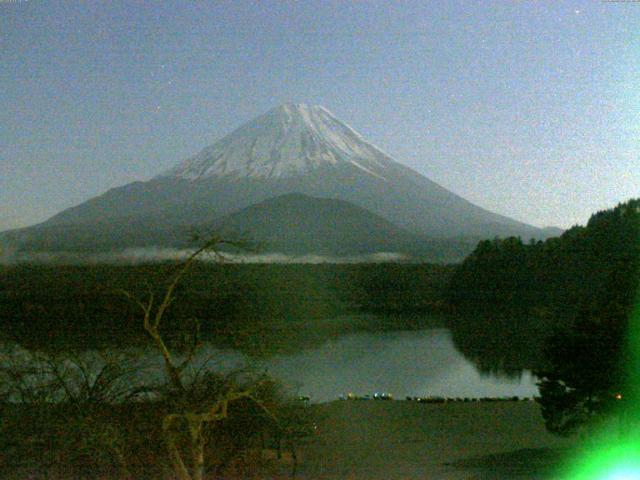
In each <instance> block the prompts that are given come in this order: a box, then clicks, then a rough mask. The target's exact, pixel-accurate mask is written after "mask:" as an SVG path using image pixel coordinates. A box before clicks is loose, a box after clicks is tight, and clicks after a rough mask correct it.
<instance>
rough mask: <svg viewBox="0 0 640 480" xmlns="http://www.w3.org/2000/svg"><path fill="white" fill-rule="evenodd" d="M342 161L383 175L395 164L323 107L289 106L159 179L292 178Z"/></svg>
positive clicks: (283, 107) (258, 119)
mask: <svg viewBox="0 0 640 480" xmlns="http://www.w3.org/2000/svg"><path fill="white" fill-rule="evenodd" d="M340 163H348V164H351V165H352V166H355V167H357V168H358V169H360V170H362V171H363V172H365V173H367V174H369V175H372V176H374V177H377V178H380V179H384V178H385V169H386V167H387V165H388V164H389V163H395V162H394V161H393V160H392V159H391V158H390V157H389V156H388V155H386V154H385V153H383V152H382V151H381V150H379V149H378V148H376V147H375V146H373V145H371V144H370V143H368V142H366V141H365V140H364V139H363V138H362V137H361V136H360V135H359V134H358V133H357V132H356V131H355V130H353V129H352V128H351V127H349V126H348V125H346V124H344V123H342V122H340V121H339V120H338V119H337V118H336V117H335V116H334V115H333V114H332V113H331V112H329V111H328V110H327V109H325V108H324V107H321V106H309V105H305V104H286V105H282V106H280V107H277V108H275V109H273V110H271V111H269V112H267V113H266V114H264V115H262V116H260V117H258V118H256V119H255V120H253V121H251V122H249V123H247V124H245V125H243V126H242V127H240V128H238V129H237V130H235V131H234V132H233V133H231V134H229V135H227V136H226V137H224V138H223V139H222V140H220V141H218V142H216V143H215V144H213V145H211V146H210V147H207V148H205V149H204V150H202V151H201V152H200V153H198V154H197V155H195V156H194V157H192V158H190V159H188V160H186V161H184V162H182V163H181V164H179V165H178V166H177V167H175V168H172V169H171V170H169V171H167V172H165V173H163V174H161V175H160V177H167V176H168V177H179V178H184V179H188V180H199V179H203V178H209V177H228V176H231V177H257V178H287V177H293V176H298V175H305V174H307V173H309V172H311V171H312V170H314V169H316V168H317V167H320V166H326V165H333V166H335V165H338V164H340Z"/></svg>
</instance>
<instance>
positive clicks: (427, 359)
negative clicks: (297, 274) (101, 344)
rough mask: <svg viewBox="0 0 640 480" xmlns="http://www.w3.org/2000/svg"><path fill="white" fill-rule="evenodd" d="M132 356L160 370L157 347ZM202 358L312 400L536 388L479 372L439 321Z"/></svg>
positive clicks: (149, 371)
mask: <svg viewBox="0 0 640 480" xmlns="http://www.w3.org/2000/svg"><path fill="white" fill-rule="evenodd" d="M94 355H95V356H94ZM83 357H84V358H85V359H86V361H87V364H91V365H93V366H92V367H91V369H92V370H94V369H95V371H96V372H97V371H98V369H99V366H100V364H101V363H103V362H102V361H101V360H100V359H99V357H98V356H97V354H95V352H94V354H91V353H90V352H86V353H84V354H83ZM90 357H93V358H90ZM136 358H137V361H138V362H139V363H140V365H141V366H143V367H141V368H140V373H139V374H138V379H140V380H142V381H143V382H144V383H147V382H148V381H153V380H154V379H155V380H157V379H159V378H161V376H162V375H163V373H162V369H161V365H162V360H161V357H160V355H159V354H156V353H155V352H151V351H146V352H145V353H144V354H142V355H141V354H138V355H136ZM207 362H209V365H210V367H209V368H214V369H216V370H222V371H231V370H233V369H237V368H241V367H244V366H251V367H252V368H253V369H255V371H256V372H262V371H266V372H268V373H269V374H270V375H272V376H273V377H275V378H277V379H279V380H280V381H282V382H283V383H284V384H285V385H286V386H287V388H288V389H289V391H291V392H292V393H295V394H300V395H308V396H310V397H311V401H313V402H325V401H330V400H335V399H337V398H338V397H339V396H340V395H345V394H348V393H354V394H355V395H373V394H374V393H376V392H388V393H391V394H392V395H393V396H394V397H395V398H399V399H400V398H405V397H406V396H442V397H503V396H514V395H517V396H520V397H531V396H534V395H537V394H538V389H537V387H536V385H535V381H536V379H535V377H533V376H532V375H531V374H530V373H529V372H524V373H523V374H522V375H521V376H520V377H519V378H508V377H506V376H505V377H496V376H490V375H484V374H482V375H481V374H480V373H479V372H478V370H477V369H476V368H475V367H474V365H473V364H472V363H471V362H469V361H468V360H466V359H465V358H464V357H463V356H462V354H460V353H459V352H458V351H457V350H456V348H455V346H454V344H453V341H452V339H451V334H450V332H449V331H448V330H447V329H445V328H429V329H425V330H412V331H396V332H383V333H354V334H348V335H342V336H339V337H336V338H332V339H329V340H328V341H326V342H325V343H323V344H322V345H321V346H319V347H317V348H312V349H306V350H302V351H299V352H297V353H293V354H286V355H276V356H273V357H270V358H269V359H267V360H252V359H249V358H248V357H246V356H244V355H243V354H241V353H239V352H236V351H231V350H220V349H217V348H215V347H213V346H212V345H211V344H205V345H204V346H203V348H202V349H201V350H200V351H199V353H198V355H197V356H196V357H195V359H194V369H197V368H199V366H201V365H203V364H205V363H207Z"/></svg>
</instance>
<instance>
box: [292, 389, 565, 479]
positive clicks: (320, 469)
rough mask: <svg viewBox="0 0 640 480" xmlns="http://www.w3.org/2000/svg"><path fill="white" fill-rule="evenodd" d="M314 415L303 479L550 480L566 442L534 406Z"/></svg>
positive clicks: (330, 410) (367, 405)
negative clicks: (315, 422) (546, 424)
mask: <svg viewBox="0 0 640 480" xmlns="http://www.w3.org/2000/svg"><path fill="white" fill-rule="evenodd" d="M310 408H312V409H314V410H316V411H317V417H318V433H317V435H316V436H315V439H314V440H313V441H312V442H311V443H309V444H308V445H306V446H305V447H303V448H302V451H301V452H300V453H301V455H300V456H301V465H300V470H299V477H300V478H304V479H311V478H314V479H315V478H318V479H338V478H340V479H446V480H449V479H474V480H481V479H482V480H484V479H487V480H488V479H500V480H502V479H504V480H508V479H554V478H559V477H558V476H556V475H554V470H555V468H556V467H557V466H558V465H560V464H561V462H562V457H563V453H564V451H565V450H566V449H567V447H570V446H571V445H572V443H573V441H572V440H567V439H563V438H560V437H557V436H555V435H551V434H549V433H548V432H546V431H545V428H544V424H543V420H542V417H541V415H540V409H539V406H538V405H537V404H536V403H535V402H530V401H519V402H486V403H485V402H473V403H462V402H454V403H448V404H444V405H441V404H419V403H414V402H405V401H393V402H390V401H336V402H332V403H327V404H322V405H317V406H312V407H310Z"/></svg>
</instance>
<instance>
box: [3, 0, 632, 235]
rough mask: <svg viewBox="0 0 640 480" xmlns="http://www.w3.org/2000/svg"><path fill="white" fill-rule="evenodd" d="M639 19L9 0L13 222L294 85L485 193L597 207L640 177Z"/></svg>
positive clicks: (474, 197)
mask: <svg viewBox="0 0 640 480" xmlns="http://www.w3.org/2000/svg"><path fill="white" fill-rule="evenodd" d="M87 3H88V4H87ZM639 32H640V3H637V2H599V1H588V2H573V1H562V2H557V1H542V0H540V1H539V0H536V1H534V0H531V1H526V0H523V1H496V2H491V1H482V2H477V1H444V0H438V1H436V0H434V1H432V2H424V1H421V2H366V3H365V2H358V3H355V2H353V3H352V2H337V1H323V2H268V1H264V2H262V1H261V2H149V3H146V4H145V5H141V4H140V2H117V1H113V2H86V3H85V2H56V1H46V2H45V1H38V0H29V1H26V0H4V1H0V99H1V103H0V105H1V106H2V108H1V109H0V231H1V230H3V229H6V228H11V227H17V226H24V225H28V224H32V223H35V222H38V221H42V220H44V219H46V218H47V217H49V216H50V215H52V214H54V213H56V212H58V211H60V210H62V209H64V208H67V207H70V206H72V205H74V204H77V203H79V202H81V201H83V200H86V199H88V198H90V197H92V196H95V195H98V194H100V193H102V192H104V191H105V190H107V189H109V188H111V187H114V186H118V185H122V184H125V183H128V182H131V181H133V180H144V179H148V178H150V177H151V176H153V175H155V174H157V173H158V172H160V171H162V170H164V169H166V168H168V167H170V166H173V165H174V164H175V163H177V162H178V161H180V160H182V159H184V158H186V157H189V156H191V155H193V154H195V153H197V152H198V151H199V150H200V149H202V148H203V147H205V146H206V145H209V144H211V143H213V142H214V141H215V140H217V139H219V138H221V137H222V136H224V135H225V134H226V133H229V132H230V131H231V130H232V129H234V128H235V127H237V126H239V125H240V124H242V123H244V122H245V121H247V120H250V119H251V118H253V117H255V116H256V115H259V114H261V113H263V112H265V111H267V110H269V109H270V108H273V107H274V106H277V105H278V104H281V103H285V102H305V103H311V104H321V105H324V106H325V107H327V108H328V109H329V110H331V111H332V112H333V113H335V114H336V115H337V116H338V118H340V119H342V120H343V121H345V122H347V123H349V124H350V125H351V126H353V127H354V128H355V129H356V130H357V131H359V132H360V133H361V134H363V135H364V137H365V138H367V139H368V140H370V141H371V142H372V143H374V144H376V145H377V146H379V147H381V148H382V149H383V150H385V151H386V152H387V153H389V154H390V155H392V156H393V157H394V158H395V159H396V160H398V161H400V162H402V163H404V164H406V165H408V166H410V167H412V168H414V169H415V170H417V171H419V172H421V173H423V174H424V175H426V176H427V177H429V178H431V179H432V180H434V181H436V182H438V183H440V184H441V185H443V186H444V187H446V188H448V189H450V190H452V191H454V192H456V193H458V194H459V195H462V196H463V197H465V198H467V199H468V200H470V201H472V202H474V203H476V204H478V205H481V206H483V207H485V208H488V209H490V210H493V211H496V212H498V213H501V214H504V215H508V216H511V217H514V218H516V219H518V220H522V221H525V222H528V223H532V224H535V225H539V226H543V225H559V226H562V227H568V226H570V225H572V224H575V223H584V222H586V220H587V219H588V217H589V215H590V213H592V212H593V211H595V210H599V209H603V208H607V207H611V206H613V205H615V204H616V203H617V202H619V201H623V200H626V199H628V198H631V197H638V196H640V33H639Z"/></svg>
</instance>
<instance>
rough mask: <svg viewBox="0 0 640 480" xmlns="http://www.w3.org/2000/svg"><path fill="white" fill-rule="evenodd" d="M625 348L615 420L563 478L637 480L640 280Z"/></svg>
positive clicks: (639, 474) (639, 470)
mask: <svg viewBox="0 0 640 480" xmlns="http://www.w3.org/2000/svg"><path fill="white" fill-rule="evenodd" d="M638 241H639V243H640V238H639V239H638ZM625 349H626V350H625V355H623V357H622V358H623V359H624V361H625V362H626V363H627V365H626V383H625V385H624V389H623V392H624V393H623V396H622V399H621V402H620V405H619V406H618V408H617V411H616V412H614V419H615V420H614V421H613V422H612V423H610V424H609V428H603V427H601V428H600V431H599V432H598V434H597V435H595V436H594V437H593V438H592V439H591V441H590V442H589V445H590V446H589V447H583V448H582V449H581V450H580V453H579V454H578V455H577V456H576V457H575V459H574V460H573V461H572V462H571V463H570V464H569V467H568V469H567V470H565V474H564V475H562V476H561V477H560V478H562V479H563V480H640V282H639V283H638V288H637V294H636V296H635V302H634V304H633V309H632V314H631V317H630V318H629V324H628V335H627V343H626V345H625Z"/></svg>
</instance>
